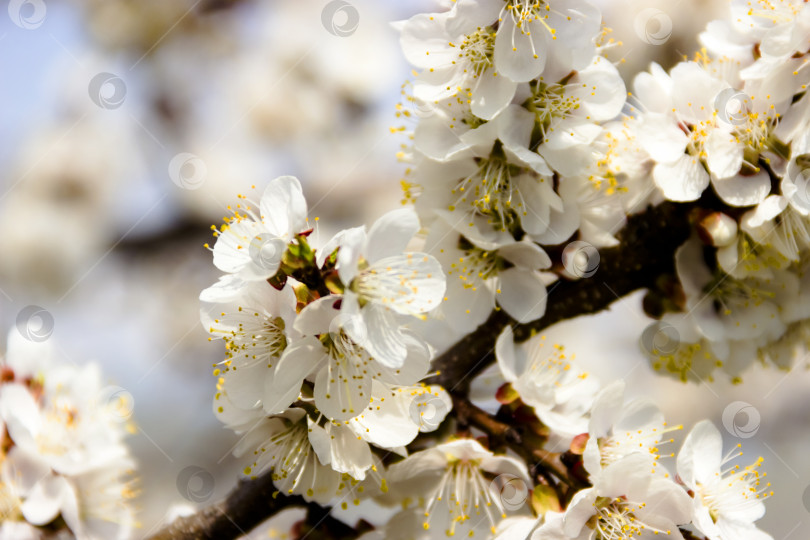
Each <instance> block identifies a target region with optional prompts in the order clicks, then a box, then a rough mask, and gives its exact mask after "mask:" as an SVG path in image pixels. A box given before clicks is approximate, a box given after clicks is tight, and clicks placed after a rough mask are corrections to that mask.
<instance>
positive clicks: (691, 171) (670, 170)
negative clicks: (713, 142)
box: [653, 154, 709, 202]
mask: <svg viewBox="0 0 810 540" xmlns="http://www.w3.org/2000/svg"><path fill="white" fill-rule="evenodd" d="M653 179H654V180H655V185H656V186H658V187H659V188H661V191H663V192H664V197H666V198H667V199H669V200H671V201H675V202H687V201H694V200H697V199H699V198H700V195H701V194H702V193H703V190H705V189H706V188H707V187H708V186H709V174H708V173H707V172H706V170H705V169H704V168H703V164H702V163H701V162H700V160H699V159H698V158H696V157H692V156H689V155H686V154H684V155H683V156H681V157H680V158H678V160H677V161H675V162H674V163H672V164H666V163H659V164H658V165H656V166H655V169H653Z"/></svg>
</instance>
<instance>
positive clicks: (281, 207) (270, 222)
mask: <svg viewBox="0 0 810 540" xmlns="http://www.w3.org/2000/svg"><path fill="white" fill-rule="evenodd" d="M261 220H262V222H263V223H264V225H265V226H266V227H267V230H268V231H269V232H270V233H271V234H273V235H275V236H277V237H279V238H282V239H283V240H285V241H287V242H289V241H290V240H291V239H292V236H293V235H294V234H296V233H299V232H303V231H304V230H306V229H307V201H306V199H304V194H303V192H302V191H301V183H300V182H299V181H298V179H297V178H296V177H294V176H280V177H278V178H276V179H275V180H272V181H271V182H270V183H269V184H267V187H266V188H265V190H264V193H262V200H261Z"/></svg>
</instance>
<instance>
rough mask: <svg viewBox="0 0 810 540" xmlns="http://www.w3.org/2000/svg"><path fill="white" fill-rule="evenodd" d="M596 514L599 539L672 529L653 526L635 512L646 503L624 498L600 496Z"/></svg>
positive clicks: (617, 538)
mask: <svg viewBox="0 0 810 540" xmlns="http://www.w3.org/2000/svg"><path fill="white" fill-rule="evenodd" d="M594 506H595V507H596V515H595V516H594V518H595V519H594V522H593V530H594V533H595V538H596V539H598V540H624V539H627V538H634V537H639V536H641V535H642V534H644V533H645V532H651V533H653V534H667V535H668V534H670V533H671V532H672V531H669V530H665V529H659V528H657V527H653V526H651V525H649V524H647V523H644V521H642V520H640V519H639V518H638V517H637V516H636V515H635V513H634V512H637V511H638V510H640V509H642V508H644V507H645V506H646V503H632V502H630V501H628V500H626V499H624V498H616V499H608V498H606V497H599V498H598V499H596V501H595V502H594Z"/></svg>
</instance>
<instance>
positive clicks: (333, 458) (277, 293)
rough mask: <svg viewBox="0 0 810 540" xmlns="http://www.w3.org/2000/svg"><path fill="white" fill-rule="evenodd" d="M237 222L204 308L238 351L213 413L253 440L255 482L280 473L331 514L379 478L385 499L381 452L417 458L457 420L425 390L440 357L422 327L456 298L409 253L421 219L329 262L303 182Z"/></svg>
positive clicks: (331, 253)
mask: <svg viewBox="0 0 810 540" xmlns="http://www.w3.org/2000/svg"><path fill="white" fill-rule="evenodd" d="M232 213H233V215H232V216H230V217H228V218H226V219H225V224H224V225H223V226H222V227H221V228H220V229H219V230H216V231H215V236H216V243H215V244H214V247H213V248H212V251H213V254H214V264H215V265H216V266H217V268H219V269H220V270H222V271H224V272H227V274H226V275H225V276H224V277H222V278H221V279H220V280H219V282H218V283H216V284H215V285H213V286H212V287H210V288H208V289H206V290H205V291H203V293H202V294H201V296H200V299H201V301H202V304H203V309H202V320H203V324H204V326H205V328H206V330H208V331H209V332H210V333H211V335H212V338H211V339H215V338H221V339H222V340H224V341H225V343H226V352H227V355H226V358H225V360H223V361H222V362H221V363H220V364H217V365H215V366H214V367H215V370H214V375H215V376H216V377H217V393H216V396H215V399H214V410H215V413H216V414H217V416H218V417H219V418H220V420H222V422H223V423H225V424H226V425H227V426H228V427H230V428H231V429H233V430H234V431H236V432H237V433H244V436H243V438H242V439H241V440H240V443H239V445H238V446H237V448H236V450H235V451H236V454H237V455H243V454H244V455H247V456H248V457H249V459H250V462H249V463H248V465H247V467H246V468H245V471H244V472H245V474H246V475H248V476H255V475H258V474H261V473H263V472H265V471H268V470H269V471H272V474H273V475H274V479H275V481H276V485H277V486H278V487H279V489H280V490H282V491H283V492H284V493H289V494H300V495H303V496H304V497H305V498H307V499H311V500H315V501H319V502H325V501H330V500H332V499H333V498H334V497H347V496H351V495H352V494H354V488H355V486H357V484H358V483H360V482H363V481H366V480H367V479H368V481H369V482H370V483H371V485H372V486H376V488H377V489H378V490H379V489H382V490H385V488H386V484H385V482H384V479H382V478H381V477H380V475H379V474H378V473H379V472H380V471H379V468H380V467H379V463H378V462H379V458H378V457H376V456H375V454H374V453H372V447H374V448H378V449H382V450H384V451H386V452H395V453H398V454H403V455H404V454H405V453H406V451H405V446H406V445H408V444H409V443H411V442H412V441H413V439H414V438H415V437H416V436H417V435H418V434H419V432H420V431H421V432H429V431H433V430H434V429H436V428H437V427H438V425H439V423H441V421H442V420H443V418H444V415H445V414H446V413H447V412H448V411H449V410H450V408H451V402H450V398H449V396H448V395H447V393H446V392H445V391H444V390H443V389H442V388H440V387H436V386H430V385H426V384H422V383H420V381H421V380H422V379H423V378H425V377H426V376H427V375H428V371H429V367H430V355H431V351H430V349H429V347H428V345H427V344H426V343H425V342H424V340H422V339H421V338H419V337H418V335H417V334H416V333H415V332H414V331H413V330H412V329H411V328H410V327H411V326H413V325H414V324H415V323H416V322H419V321H420V320H422V319H424V318H425V317H426V314H427V313H429V312H430V311H431V310H433V309H434V308H435V307H436V306H438V305H439V303H440V302H441V300H442V297H443V295H444V289H445V277H444V274H443V272H442V269H441V267H440V265H439V263H438V262H437V261H436V259H435V258H433V257H432V256H430V255H428V254H426V253H422V252H419V251H408V244H409V243H410V242H411V240H412V238H413V237H414V235H415V234H416V233H417V232H418V231H419V221H418V219H417V217H416V214H415V213H414V212H412V211H410V210H408V209H402V210H397V211H393V212H390V213H388V214H386V215H384V216H383V217H381V218H380V219H379V220H378V221H377V222H376V223H375V224H374V225H373V226H372V227H371V228H370V229H369V230H368V231H367V230H366V229H365V228H364V227H358V228H353V229H347V230H344V231H341V232H340V233H338V234H337V235H335V237H334V238H332V239H331V240H329V241H327V242H326V243H324V245H323V246H320V247H319V249H317V252H316V250H314V249H313V248H312V247H311V246H310V244H309V240H308V237H309V235H310V233H311V232H312V229H311V228H310V226H309V225H308V222H309V220H308V218H307V204H306V201H305V200H304V197H303V194H302V192H301V185H300V183H299V182H298V180H297V179H295V178H293V177H290V176H284V177H280V178H277V179H275V180H273V181H272V182H270V183H269V185H268V186H267V188H266V189H265V191H264V193H263V194H262V195H261V198H260V200H259V201H258V202H252V201H251V200H250V199H249V198H247V197H243V198H242V202H241V203H240V204H238V205H237V206H236V208H234V209H233V210H232ZM370 471H371V472H372V473H373V474H371V475H369V472H370ZM358 487H362V489H361V490H360V491H372V490H370V489H367V488H366V486H358ZM356 499H357V498H356V497H354V499H353V500H356Z"/></svg>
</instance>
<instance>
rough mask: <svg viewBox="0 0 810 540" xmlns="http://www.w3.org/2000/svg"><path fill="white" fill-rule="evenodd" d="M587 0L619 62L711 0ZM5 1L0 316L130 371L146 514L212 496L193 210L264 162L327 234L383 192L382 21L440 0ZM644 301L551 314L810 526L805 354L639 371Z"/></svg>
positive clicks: (212, 218) (209, 276)
mask: <svg viewBox="0 0 810 540" xmlns="http://www.w3.org/2000/svg"><path fill="white" fill-rule="evenodd" d="M597 3H599V4H600V5H601V7H602V9H603V10H604V14H605V15H604V16H605V21H606V23H607V24H608V25H609V26H611V27H612V28H613V29H614V32H613V37H614V39H615V40H616V41H617V42H621V43H622V45H621V46H620V47H616V48H613V49H612V50H611V51H610V54H609V55H610V57H611V59H612V60H614V61H617V62H621V64H620V68H621V70H622V72H623V74H625V76H626V77H627V78H628V80H629V79H630V78H632V75H633V74H634V73H636V72H638V71H639V70H643V69H646V67H647V66H648V64H649V63H650V62H651V61H653V60H655V61H659V62H660V63H662V64H663V65H664V66H665V67H669V66H671V65H673V64H674V63H675V62H677V61H679V60H680V59H681V58H682V57H683V55H691V54H692V53H693V52H694V51H695V50H697V49H698V45H697V42H696V36H697V34H698V33H699V32H700V31H701V29H702V28H703V26H704V25H705V23H706V22H707V21H708V20H711V19H712V18H715V17H717V16H721V15H722V14H723V13H724V12H723V10H724V9H725V8H726V7H727V6H726V4H727V0H704V1H700V0H668V1H663V0H662V1H660V2H655V1H646V0H601V1H600V2H597ZM5 4H7V7H8V10H7V14H6V13H3V12H0V73H2V74H3V75H2V77H0V103H2V104H3V106H2V107H1V108H0V118H2V121H0V231H2V233H0V320H2V323H3V327H4V328H9V329H12V331H15V330H13V329H14V325H15V321H16V318H17V316H18V314H19V313H20V312H21V311H23V310H25V309H26V308H27V307H28V306H32V305H33V306H41V307H42V308H43V309H44V310H46V312H47V313H48V314H49V315H50V316H52V318H53V334H52V335H51V337H50V339H51V340H52V342H53V344H54V345H55V346H56V347H57V350H58V351H59V356H60V359H61V360H62V361H65V362H73V363H76V364H82V363H84V362H87V361H90V360H94V361H98V362H100V363H102V364H103V366H104V369H105V374H106V376H107V377H108V379H109V382H110V383H111V384H115V385H118V386H120V387H122V388H124V389H125V390H126V391H127V392H129V393H130V394H131V396H132V402H133V404H134V420H135V425H136V428H135V433H134V434H133V436H132V437H131V438H130V443H131V446H132V448H133V452H134V454H135V456H136V458H137V460H138V463H139V477H140V490H141V495H140V497H139V499H138V505H139V508H140V514H139V521H140V523H141V527H140V530H139V535H140V536H148V535H149V534H150V533H152V532H154V531H155V530H156V528H157V527H158V526H159V525H160V523H161V520H162V519H163V518H164V515H165V513H166V509H167V508H168V507H169V506H171V505H173V504H178V503H183V504H187V505H205V504H206V503H210V502H213V501H214V500H216V499H217V498H220V497H222V496H224V495H225V494H226V493H227V492H228V491H229V489H230V488H231V487H233V485H234V484H235V480H236V475H237V469H238V468H239V467H238V466H237V463H236V461H235V460H234V459H233V458H231V457H230V450H231V448H232V446H233V445H234V443H235V442H236V437H235V436H234V435H233V434H232V433H230V432H229V431H226V430H225V429H224V428H222V427H221V426H220V425H219V423H218V422H217V421H216V420H215V419H214V416H213V414H212V412H211V399H212V395H213V388H214V378H213V376H212V375H211V371H212V369H211V366H212V364H213V363H215V362H217V361H219V360H221V358H222V353H223V350H222V345H221V344H220V343H213V344H211V343H209V342H208V340H207V334H206V333H205V332H204V331H203V329H202V327H201V325H200V323H199V317H198V301H197V297H198V295H199V292H200V290H202V289H203V288H205V287H206V286H208V285H209V284H211V283H212V282H213V281H215V280H216V277H217V271H216V269H215V268H214V266H213V264H212V262H211V256H210V253H209V252H208V251H206V250H205V249H204V248H203V244H204V243H205V242H208V241H210V239H211V231H210V225H211V224H214V223H219V222H221V218H222V216H223V215H225V207H226V206H227V205H228V204H231V203H234V202H235V201H236V200H237V199H236V195H237V194H238V193H246V192H247V191H248V190H250V188H251V186H252V185H255V186H256V187H257V189H259V190H260V189H261V188H262V187H263V186H264V184H265V183H266V182H267V181H268V180H270V179H272V178H274V177H276V176H279V175H282V174H293V175H296V176H298V177H299V178H300V179H301V182H302V184H303V186H304V191H305V194H306V195H307V199H308V201H309V204H310V213H311V215H313V216H317V217H319V218H320V222H319V223H320V229H319V230H318V231H317V233H316V234H319V235H322V236H324V237H326V238H328V237H329V236H331V234H332V233H333V232H335V231H336V230H338V229H340V228H343V227H346V226H356V225H360V224H363V223H366V224H368V223H370V222H371V221H372V220H373V219H375V218H376V217H378V216H379V215H381V214H383V213H384V212H385V211H387V210H390V209H393V208H395V207H396V206H397V205H398V204H399V200H400V198H401V193H400V187H399V182H398V180H399V179H400V177H401V175H402V173H403V171H404V168H405V165H403V164H401V163H399V162H398V161H397V159H396V153H397V152H398V151H399V150H400V147H401V145H402V144H404V143H406V142H407V141H406V138H405V136H404V135H403V134H402V133H398V132H396V130H392V129H391V128H392V127H398V126H401V125H402V120H401V119H398V118H396V117H395V111H396V105H397V103H398V102H400V101H402V95H401V92H402V85H403V83H404V82H405V81H406V80H407V79H409V78H411V77H412V75H411V71H410V68H409V67H408V66H407V65H406V64H405V62H404V59H403V57H402V54H401V53H400V51H399V46H398V39H397V35H396V33H395V31H394V30H393V29H392V28H391V26H390V24H389V23H390V22H392V21H396V20H399V19H403V18H407V17H409V16H411V15H413V14H414V13H417V12H420V11H424V10H427V9H434V8H436V7H437V5H441V4H444V5H448V4H449V1H448V0H445V1H443V2H442V1H438V2H437V1H428V0H418V1H417V0H409V1H408V2H402V1H395V0H376V1H372V0H351V1H350V2H343V1H337V2H335V1H326V0H311V1H310V0H308V1H306V2H303V1H300V0H276V1H270V0H172V1H166V0H10V1H6V2H5ZM640 304H641V297H640V296H632V297H630V298H628V299H625V300H624V301H622V302H620V303H617V304H616V305H614V307H613V309H612V310H611V311H610V312H608V313H605V314H603V315H600V316H597V317H592V318H587V319H583V320H578V321H576V322H568V323H565V324H563V325H559V326H558V327H555V328H553V329H552V330H551V331H550V332H548V335H549V337H550V339H554V340H555V341H557V342H560V343H562V344H567V346H568V349H569V350H570V351H571V352H573V353H575V354H576V356H577V358H578V359H579V360H580V361H582V362H583V363H584V364H585V365H586V366H588V367H589V368H590V369H591V370H592V371H593V372H594V373H595V374H596V375H597V376H599V377H600V378H601V380H602V381H605V382H608V381H611V380H613V379H616V378H617V377H623V378H625V379H626V380H627V381H628V387H629V388H630V393H631V394H632V395H647V396H651V397H653V398H655V399H656V400H658V401H659V402H660V403H661V404H662V406H663V407H664V409H665V411H666V413H667V417H668V419H669V420H670V421H671V422H672V423H674V424H678V423H683V424H684V425H685V426H686V427H687V429H688V427H689V426H690V425H691V424H693V423H694V422H695V421H697V420H698V419H700V418H704V417H709V418H711V419H713V420H714V421H715V422H716V423H717V424H718V426H720V425H725V426H726V430H725V432H724V433H725V434H726V435H727V444H728V446H729V447H730V446H731V445H733V444H736V442H739V441H740V439H746V440H744V441H742V442H743V443H744V446H745V449H746V460H747V461H753V460H754V459H755V458H756V457H757V456H758V455H762V456H763V457H764V458H765V467H764V468H765V470H767V471H768V473H769V474H768V478H769V479H770V481H771V482H772V483H773V484H774V486H775V490H776V494H775V496H774V498H773V500H772V501H771V502H770V505H769V506H768V514H767V516H766V518H765V520H764V521H763V522H761V523H762V527H763V528H764V529H765V530H767V531H768V532H770V533H771V534H772V535H773V536H774V538H776V539H785V538H795V539H798V538H806V537H807V533H806V531H807V530H810V513H808V512H810V491H808V490H807V488H808V484H810V461H808V460H807V459H806V455H807V453H808V450H810V440H808V433H810V430H808V423H810V415H807V414H806V411H807V410H808V402H809V401H810V397H808V396H810V392H808V389H810V374H808V373H804V372H803V371H796V372H794V373H791V374H786V373H784V372H778V371H776V370H774V369H766V368H761V367H757V368H755V369H754V370H753V371H751V372H749V374H748V377H746V378H745V380H744V383H743V384H742V385H738V386H731V385H730V384H728V383H727V382H726V381H721V380H718V381H717V382H715V383H714V384H711V385H689V386H687V385H682V384H680V383H676V382H673V381H670V380H665V379H662V378H660V377H657V376H655V375H654V374H653V373H652V371H651V369H650V368H649V367H648V365H647V363H646V361H645V360H643V358H642V355H641V353H640V352H638V346H637V341H638V336H639V335H640V333H641V331H642V330H643V329H644V327H645V326H646V325H647V323H648V321H647V320H646V319H645V318H644V317H643V315H642V311H641V308H640ZM582 336H588V338H587V339H583V338H582ZM804 363H806V362H804ZM804 363H802V365H803V364H804ZM724 412H725V413H726V418H725V420H726V422H725V424H724V417H723V414H724ZM729 415H731V416H729ZM729 418H731V420H730V421H729ZM735 426H743V427H746V426H747V427H748V429H746V430H745V431H740V430H738V429H737V428H736V427H735ZM751 426H755V427H756V429H752V428H751ZM677 444H679V443H677ZM676 450H677V446H676V445H673V447H672V451H676ZM665 451H666V452H669V449H666V450H664V449H662V454H663V453H665ZM672 465H673V466H674V462H673V463H672ZM190 467H193V468H194V469H190ZM189 471H192V472H194V471H198V472H199V471H202V472H201V473H199V474H196V473H195V474H190V473H189ZM268 534H270V533H268Z"/></svg>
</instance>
